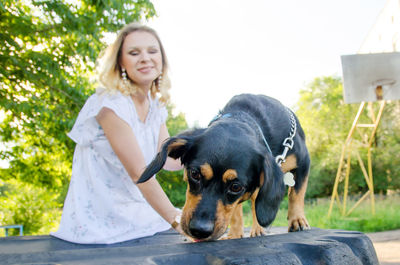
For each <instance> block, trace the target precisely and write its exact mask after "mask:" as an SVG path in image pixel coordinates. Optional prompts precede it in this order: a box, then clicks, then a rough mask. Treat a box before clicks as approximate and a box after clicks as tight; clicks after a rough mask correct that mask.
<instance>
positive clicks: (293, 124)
mask: <svg viewBox="0 0 400 265" xmlns="http://www.w3.org/2000/svg"><path fill="white" fill-rule="evenodd" d="M286 110H287V111H288V112H289V115H290V123H291V128H290V133H289V137H287V138H286V139H285V140H283V143H282V145H283V146H284V147H285V149H284V150H283V152H282V154H281V155H278V156H277V157H276V158H275V162H276V163H277V164H278V165H279V166H281V165H282V163H284V162H285V161H286V160H285V159H286V155H287V153H288V152H289V150H291V149H292V148H293V146H294V140H293V138H294V136H295V135H296V131H297V124H296V119H295V118H294V115H293V112H292V111H291V110H290V109H289V108H286Z"/></svg>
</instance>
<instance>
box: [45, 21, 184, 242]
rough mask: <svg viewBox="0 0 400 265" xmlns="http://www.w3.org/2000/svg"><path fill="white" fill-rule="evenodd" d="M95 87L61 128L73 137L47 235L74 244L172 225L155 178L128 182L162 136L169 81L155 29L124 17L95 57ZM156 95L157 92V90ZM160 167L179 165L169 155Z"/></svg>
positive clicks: (174, 216)
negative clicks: (58, 212) (65, 180)
mask: <svg viewBox="0 0 400 265" xmlns="http://www.w3.org/2000/svg"><path fill="white" fill-rule="evenodd" d="M101 66H102V68H101V70H100V75H99V80H100V83H101V84H102V86H103V88H101V89H98V90H97V91H96V93H95V94H94V95H92V96H91V97H90V98H89V99H88V100H87V102H86V103H85V105H84V107H83V108H82V110H81V112H80V113H79V116H78V118H77V120H76V122H75V124H74V127H73V128H72V131H71V132H70V133H69V134H68V135H69V137H70V138H71V139H72V140H74V141H75V142H76V144H77V145H76V148H75V153H74V159H73V166H72V177H71V182H70V186H69V190H68V194H67V197H66V200H65V203H64V210H63V215H62V218H61V223H60V227H59V229H58V231H57V232H55V233H53V234H52V235H53V236H56V237H58V238H61V239H64V240H67V241H71V242H75V243H83V244H85V243H86V244H90V243H106V244H109V243H116V242H121V241H125V240H130V239H134V238H138V237H144V236H150V235H153V234H155V233H157V232H161V231H165V230H167V229H169V228H170V227H171V224H174V228H176V229H177V230H178V231H179V232H180V231H181V230H180V226H179V225H178V226H177V223H176V221H179V217H180V211H179V210H178V209H176V208H175V207H174V206H173V205H172V204H171V202H170V201H169V199H168V197H167V196H166V194H165V193H164V191H163V190H162V188H161V186H160V185H159V183H158V182H157V180H156V179H155V178H152V180H151V181H148V182H146V183H143V184H139V185H135V183H136V181H137V180H138V178H139V177H140V175H141V173H142V172H143V170H144V168H145V167H146V165H147V164H149V163H150V161H151V160H152V159H153V157H154V156H155V154H156V153H157V152H158V150H159V149H160V147H161V144H162V142H163V141H164V140H165V139H166V138H168V137H169V134H168V130H167V127H166V125H165V121H166V118H167V111H166V108H165V106H164V105H163V104H165V103H166V102H167V101H168V98H169V94H168V89H169V87H170V84H169V79H168V76H167V72H168V63H167V58H166V56H165V52H164V49H163V46H162V44H161V41H160V39H159V37H158V35H157V33H156V32H155V31H154V30H153V29H151V28H149V27H146V26H143V25H139V24H134V23H133V24H129V25H127V26H125V27H124V28H123V29H122V30H121V32H120V33H119V34H118V36H117V39H116V41H115V42H114V43H113V44H112V45H110V46H109V47H108V48H107V49H106V51H105V53H104V56H103V57H102V60H101ZM158 95H159V98H157V96H158ZM164 168H165V169H166V170H179V169H181V168H182V165H181V163H180V161H179V160H173V159H171V158H170V160H169V161H167V164H166V166H165V167H164Z"/></svg>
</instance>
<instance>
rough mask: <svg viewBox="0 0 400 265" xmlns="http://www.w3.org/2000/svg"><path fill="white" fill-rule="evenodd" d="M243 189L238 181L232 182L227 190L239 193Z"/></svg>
mask: <svg viewBox="0 0 400 265" xmlns="http://www.w3.org/2000/svg"><path fill="white" fill-rule="evenodd" d="M242 189H243V187H242V185H240V184H239V183H232V184H231V186H230V187H229V191H230V192H232V193H239V192H241V191H242Z"/></svg>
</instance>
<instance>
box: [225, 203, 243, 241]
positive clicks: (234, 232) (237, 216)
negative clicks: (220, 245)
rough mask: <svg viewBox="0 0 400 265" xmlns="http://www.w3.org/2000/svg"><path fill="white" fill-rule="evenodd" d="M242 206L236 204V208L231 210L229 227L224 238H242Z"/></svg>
mask: <svg viewBox="0 0 400 265" xmlns="http://www.w3.org/2000/svg"><path fill="white" fill-rule="evenodd" d="M243 227H244V225H243V206H242V204H241V203H240V204H238V205H237V206H236V208H235V209H234V210H233V214H232V217H231V220H230V228H229V232H228V235H227V237H226V238H224V239H234V238H242V237H243V236H244V229H243Z"/></svg>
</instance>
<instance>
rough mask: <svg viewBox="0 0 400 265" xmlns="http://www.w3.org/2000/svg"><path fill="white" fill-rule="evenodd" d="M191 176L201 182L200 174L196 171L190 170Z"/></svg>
mask: <svg viewBox="0 0 400 265" xmlns="http://www.w3.org/2000/svg"><path fill="white" fill-rule="evenodd" d="M189 175H190V177H191V178H192V179H193V180H195V181H200V179H201V176H200V172H199V171H198V170H196V169H190V171H189Z"/></svg>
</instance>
